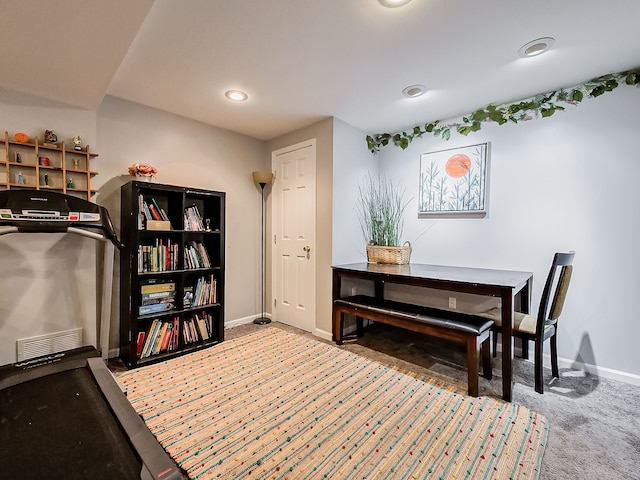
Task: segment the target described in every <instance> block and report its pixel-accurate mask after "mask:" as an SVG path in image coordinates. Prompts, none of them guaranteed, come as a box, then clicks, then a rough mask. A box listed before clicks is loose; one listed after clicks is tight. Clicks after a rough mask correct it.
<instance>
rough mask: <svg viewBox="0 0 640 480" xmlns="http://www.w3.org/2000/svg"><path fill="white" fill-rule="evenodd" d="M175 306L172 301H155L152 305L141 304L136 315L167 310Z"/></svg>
mask: <svg viewBox="0 0 640 480" xmlns="http://www.w3.org/2000/svg"><path fill="white" fill-rule="evenodd" d="M175 308H176V306H175V303H173V302H165V303H156V304H153V305H141V306H139V307H138V315H150V314H152V313H162V312H168V311H170V310H173V309H175Z"/></svg>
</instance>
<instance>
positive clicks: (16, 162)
mask: <svg viewBox="0 0 640 480" xmlns="http://www.w3.org/2000/svg"><path fill="white" fill-rule="evenodd" d="M0 148H2V149H3V150H4V155H0V159H1V160H0V166H2V168H1V170H4V172H5V175H4V176H3V175H1V174H0V189H2V190H13V189H23V188H35V189H37V190H53V191H58V192H62V193H65V194H67V195H73V196H76V197H79V198H82V199H83V200H88V201H91V199H92V197H93V195H95V193H96V192H97V190H95V189H92V188H91V180H92V179H93V177H95V176H96V175H97V174H98V172H96V171H93V170H91V162H92V160H93V159H94V158H95V157H97V156H98V154H97V153H94V152H91V151H90V150H89V146H87V147H85V148H84V149H83V150H74V149H73V148H69V147H68V146H66V145H65V143H64V142H62V143H60V144H59V145H57V146H49V145H45V144H43V143H42V142H41V141H40V140H38V138H35V139H34V141H33V142H29V143H20V142H16V141H13V140H11V139H10V137H9V132H4V136H2V137H0Z"/></svg>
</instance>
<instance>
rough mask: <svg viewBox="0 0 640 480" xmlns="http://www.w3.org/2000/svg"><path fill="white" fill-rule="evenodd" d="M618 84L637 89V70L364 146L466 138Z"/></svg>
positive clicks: (380, 136)
mask: <svg viewBox="0 0 640 480" xmlns="http://www.w3.org/2000/svg"><path fill="white" fill-rule="evenodd" d="M620 85H633V86H636V87H638V86H640V67H638V68H636V69H633V70H628V71H625V72H619V73H612V74H607V75H603V76H601V77H598V78H594V79H593V80H590V81H588V82H585V83H583V84H582V85H578V86H575V87H573V88H569V89H564V88H562V89H559V90H554V91H552V92H548V93H540V94H538V95H535V96H533V97H530V98H528V99H525V100H520V101H517V102H513V103H503V104H499V105H493V104H490V105H487V106H486V107H484V108H479V109H478V110H476V111H474V112H473V113H470V114H468V115H465V116H463V117H462V120H461V121H458V122H454V123H447V124H445V123H443V122H442V121H440V120H436V121H434V122H429V123H425V124H424V125H422V124H421V125H416V126H414V127H413V129H412V130H409V131H406V132H398V133H377V134H374V135H367V147H368V148H369V150H370V151H371V152H372V153H375V152H378V151H379V150H380V148H381V147H386V146H387V145H389V144H390V143H391V144H393V145H396V146H398V147H400V148H402V149H403V150H404V149H406V148H407V147H408V146H409V144H410V143H411V142H412V141H413V139H414V138H416V137H418V138H420V137H422V136H423V135H425V134H430V135H433V136H435V137H441V138H443V139H444V140H449V138H451V132H452V131H455V132H458V133H459V134H461V135H465V136H466V135H469V134H470V133H471V132H477V131H478V130H480V129H481V128H482V124H483V123H486V122H496V123H497V124H498V125H504V124H505V123H507V122H513V123H519V122H523V121H527V120H531V119H533V118H539V117H542V118H546V117H550V116H552V115H553V114H555V113H556V112H558V111H562V110H564V109H565V107H564V105H563V104H569V105H578V104H579V103H580V102H582V101H583V100H584V99H585V98H588V97H599V96H600V95H603V94H605V93H607V92H612V91H613V90H615V89H616V88H618V86H620Z"/></svg>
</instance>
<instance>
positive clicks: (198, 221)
mask: <svg viewBox="0 0 640 480" xmlns="http://www.w3.org/2000/svg"><path fill="white" fill-rule="evenodd" d="M184 229H185V230H188V231H191V232H204V230H205V228H204V223H203V222H202V216H200V211H199V210H198V206H197V205H195V204H194V205H192V206H191V207H187V208H185V209H184Z"/></svg>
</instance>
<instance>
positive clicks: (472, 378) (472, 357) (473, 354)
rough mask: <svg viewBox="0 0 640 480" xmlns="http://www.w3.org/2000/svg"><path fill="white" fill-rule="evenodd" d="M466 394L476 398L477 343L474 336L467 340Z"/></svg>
mask: <svg viewBox="0 0 640 480" xmlns="http://www.w3.org/2000/svg"><path fill="white" fill-rule="evenodd" d="M467 393H468V394H469V395H470V396H472V397H477V396H478V342H477V338H476V337H475V336H470V337H468V338H467Z"/></svg>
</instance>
